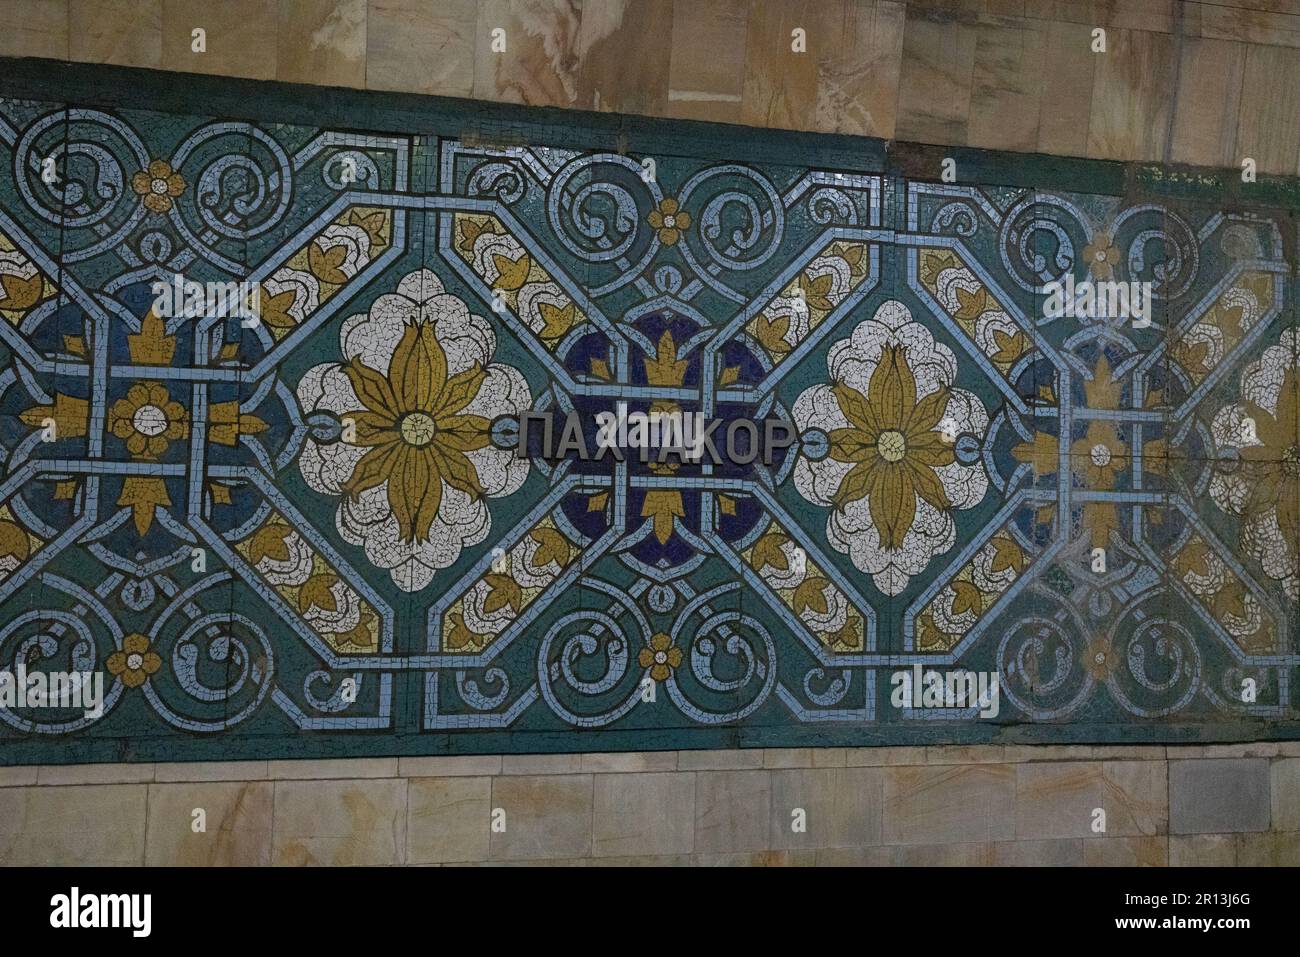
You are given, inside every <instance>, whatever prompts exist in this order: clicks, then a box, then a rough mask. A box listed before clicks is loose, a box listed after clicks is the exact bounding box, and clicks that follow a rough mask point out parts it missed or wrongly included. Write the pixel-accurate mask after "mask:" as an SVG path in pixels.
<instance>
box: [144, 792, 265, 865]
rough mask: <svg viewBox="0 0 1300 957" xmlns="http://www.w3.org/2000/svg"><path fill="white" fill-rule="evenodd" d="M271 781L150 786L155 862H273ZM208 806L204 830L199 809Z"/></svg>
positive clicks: (150, 858) (150, 848)
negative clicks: (198, 827) (197, 818)
mask: <svg viewBox="0 0 1300 957" xmlns="http://www.w3.org/2000/svg"><path fill="white" fill-rule="evenodd" d="M274 788H275V786H274V785H273V784H272V783H271V782H270V781H257V782H249V783H243V782H202V783H190V784H152V785H150V786H149V839H148V843H147V845H146V852H145V863H146V864H148V865H150V866H168V867H172V866H180V867H217V866H220V867H262V866H266V865H268V864H270V863H271V825H272V821H271V806H272V797H273V793H274ZM200 808H201V809H202V810H203V812H204V826H205V829H204V830H203V831H202V832H198V833H196V832H195V830H194V822H195V818H194V811H195V810H196V809H200Z"/></svg>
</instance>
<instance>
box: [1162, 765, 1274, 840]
mask: <svg viewBox="0 0 1300 957" xmlns="http://www.w3.org/2000/svg"><path fill="white" fill-rule="evenodd" d="M1270 790H1271V781H1270V773H1269V761H1268V759H1267V758H1202V759H1198V760H1193V761H1170V762H1169V810H1170V829H1171V830H1172V831H1173V832H1174V833H1176V834H1226V833H1235V832H1240V831H1267V830H1268V828H1269V821H1270V818H1271V816H1272V808H1271V799H1270V796H1269V792H1270Z"/></svg>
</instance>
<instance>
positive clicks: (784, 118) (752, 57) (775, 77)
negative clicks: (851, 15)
mask: <svg viewBox="0 0 1300 957" xmlns="http://www.w3.org/2000/svg"><path fill="white" fill-rule="evenodd" d="M845 7H846V0H823V2H821V3H806V2H795V3H789V2H785V0H751V2H750V5H749V22H748V25H747V28H746V32H745V40H746V47H747V49H746V53H745V85H744V94H743V95H744V105H743V109H742V113H741V119H742V121H743V122H744V123H745V124H746V125H747V126H766V127H777V128H780V129H787V130H806V129H814V128H816V122H817V86H818V81H819V79H820V77H821V75H822V72H823V71H824V70H825V69H827V68H828V67H830V66H832V65H833V64H834V63H835V62H836V60H838V58H839V57H840V55H841V41H842V32H841V31H842V26H843V22H844V17H845ZM796 29H799V30H802V31H804V33H803V38H802V41H803V48H802V49H801V50H795V49H793V47H794V45H795V43H794V37H793V33H794V31H795V30H796ZM828 129H833V127H828Z"/></svg>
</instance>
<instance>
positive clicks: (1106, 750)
mask: <svg viewBox="0 0 1300 957" xmlns="http://www.w3.org/2000/svg"><path fill="white" fill-rule="evenodd" d="M1088 750H1089V751H1091V752H1092V759H1093V760H1095V761H1163V760H1164V759H1165V746H1164V745H1163V744H1095V745H1093V746H1092V747H1091V748H1089V749H1088Z"/></svg>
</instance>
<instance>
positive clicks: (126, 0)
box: [68, 0, 162, 70]
mask: <svg viewBox="0 0 1300 957" xmlns="http://www.w3.org/2000/svg"><path fill="white" fill-rule="evenodd" d="M68 24H69V28H70V29H69V30H68V56H69V58H70V59H73V60H82V61H85V62H87V63H115V64H117V65H119V66H140V67H149V68H151V69H154V70H156V69H158V68H159V67H161V66H162V0H71V2H70V3H69V5H68Z"/></svg>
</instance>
